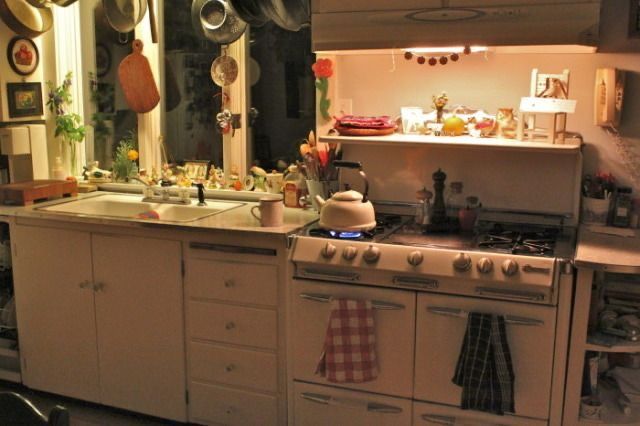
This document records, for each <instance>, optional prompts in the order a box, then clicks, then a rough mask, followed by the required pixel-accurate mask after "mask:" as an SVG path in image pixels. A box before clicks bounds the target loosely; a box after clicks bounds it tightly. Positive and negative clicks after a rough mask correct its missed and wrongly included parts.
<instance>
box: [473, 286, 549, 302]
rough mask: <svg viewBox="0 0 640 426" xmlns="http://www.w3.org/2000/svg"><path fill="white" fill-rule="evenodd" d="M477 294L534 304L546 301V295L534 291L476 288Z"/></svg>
mask: <svg viewBox="0 0 640 426" xmlns="http://www.w3.org/2000/svg"><path fill="white" fill-rule="evenodd" d="M476 293H477V294H479V295H481V296H494V297H506V298H509V299H518V300H530V301H532V302H542V301H544V299H545V295H544V294H542V293H537V292H533V291H516V290H503V289H500V288H491V287H476Z"/></svg>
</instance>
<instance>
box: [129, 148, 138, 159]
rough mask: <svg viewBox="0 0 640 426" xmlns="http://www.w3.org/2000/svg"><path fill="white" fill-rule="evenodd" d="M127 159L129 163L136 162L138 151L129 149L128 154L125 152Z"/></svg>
mask: <svg viewBox="0 0 640 426" xmlns="http://www.w3.org/2000/svg"><path fill="white" fill-rule="evenodd" d="M127 158H128V159H129V160H131V161H136V160H137V159H138V151H136V150H135V149H130V150H129V152H127Z"/></svg>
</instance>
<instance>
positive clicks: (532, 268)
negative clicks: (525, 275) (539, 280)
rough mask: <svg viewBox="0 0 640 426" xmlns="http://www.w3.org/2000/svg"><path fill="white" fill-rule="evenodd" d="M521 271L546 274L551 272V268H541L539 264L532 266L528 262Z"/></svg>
mask: <svg viewBox="0 0 640 426" xmlns="http://www.w3.org/2000/svg"><path fill="white" fill-rule="evenodd" d="M522 271H523V272H536V273H538V274H545V275H546V274H548V273H550V272H551V268H541V267H539V266H532V265H529V264H526V265H524V266H523V267H522Z"/></svg>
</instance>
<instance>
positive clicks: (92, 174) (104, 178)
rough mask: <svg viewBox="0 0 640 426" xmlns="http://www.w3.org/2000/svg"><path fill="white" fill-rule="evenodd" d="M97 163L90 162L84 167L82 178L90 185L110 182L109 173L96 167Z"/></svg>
mask: <svg viewBox="0 0 640 426" xmlns="http://www.w3.org/2000/svg"><path fill="white" fill-rule="evenodd" d="M98 166H99V163H98V162H97V161H90V162H89V163H88V164H87V165H86V166H85V167H84V178H85V180H88V181H89V182H91V183H104V182H111V172H110V171H109V170H103V169H101V168H99V167H98Z"/></svg>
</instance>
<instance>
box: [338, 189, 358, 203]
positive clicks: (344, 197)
mask: <svg viewBox="0 0 640 426" xmlns="http://www.w3.org/2000/svg"><path fill="white" fill-rule="evenodd" d="M331 199H332V200H336V201H362V194H361V193H359V192H358V191H354V190H353V189H350V190H349V191H343V192H337V193H335V194H333V197H331Z"/></svg>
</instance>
